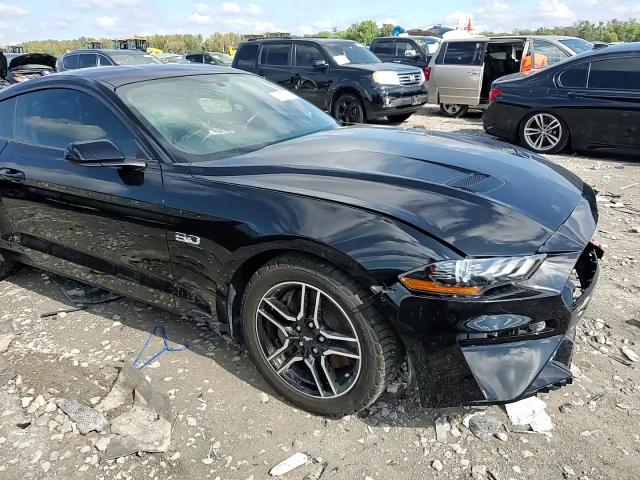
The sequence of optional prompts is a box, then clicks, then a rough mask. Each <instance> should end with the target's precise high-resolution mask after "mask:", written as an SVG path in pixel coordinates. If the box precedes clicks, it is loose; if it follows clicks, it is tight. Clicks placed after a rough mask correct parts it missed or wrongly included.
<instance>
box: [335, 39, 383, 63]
mask: <svg viewBox="0 0 640 480" xmlns="http://www.w3.org/2000/svg"><path fill="white" fill-rule="evenodd" d="M323 45H324V48H326V49H327V51H328V52H329V55H331V56H332V57H333V60H334V61H335V62H336V63H337V64H338V65H347V64H362V63H380V59H379V58H378V57H376V56H375V55H374V54H373V53H371V50H369V49H368V48H366V47H365V46H364V45H360V44H359V43H352V42H328V43H324V44H323Z"/></svg>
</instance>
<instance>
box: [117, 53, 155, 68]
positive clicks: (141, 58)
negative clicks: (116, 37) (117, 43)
mask: <svg viewBox="0 0 640 480" xmlns="http://www.w3.org/2000/svg"><path fill="white" fill-rule="evenodd" d="M109 56H110V57H111V58H112V59H113V61H114V62H115V63H116V65H142V64H145V63H162V62H161V61H160V60H158V59H157V58H156V57H154V56H153V55H150V54H146V53H131V52H128V53H127V52H118V53H109Z"/></svg>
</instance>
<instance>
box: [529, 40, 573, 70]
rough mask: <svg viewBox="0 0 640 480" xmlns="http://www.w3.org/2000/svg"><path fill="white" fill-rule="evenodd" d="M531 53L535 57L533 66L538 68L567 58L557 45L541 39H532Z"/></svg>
mask: <svg viewBox="0 0 640 480" xmlns="http://www.w3.org/2000/svg"><path fill="white" fill-rule="evenodd" d="M533 54H534V56H535V57H536V58H535V68H538V69H539V68H544V67H546V66H548V65H553V64H555V63H558V62H561V61H562V60H564V59H566V58H569V55H567V54H566V53H564V52H563V51H562V50H560V48H559V47H557V46H555V45H553V44H551V43H549V42H545V41H543V40H534V41H533Z"/></svg>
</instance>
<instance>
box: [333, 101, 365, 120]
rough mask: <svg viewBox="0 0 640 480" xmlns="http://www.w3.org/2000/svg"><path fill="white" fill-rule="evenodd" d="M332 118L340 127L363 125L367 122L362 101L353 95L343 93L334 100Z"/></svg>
mask: <svg viewBox="0 0 640 480" xmlns="http://www.w3.org/2000/svg"><path fill="white" fill-rule="evenodd" d="M333 117H334V118H335V119H336V120H337V121H338V122H340V124H341V125H352V124H354V123H364V122H365V121H366V120H367V116H366V113H365V111H364V104H363V103H362V100H361V99H360V97H359V96H358V95H356V94H353V93H344V94H342V95H340V96H339V97H338V98H337V99H336V101H335V102H334V104H333Z"/></svg>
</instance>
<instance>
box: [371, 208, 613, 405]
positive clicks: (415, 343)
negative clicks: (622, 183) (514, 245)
mask: <svg viewBox="0 0 640 480" xmlns="http://www.w3.org/2000/svg"><path fill="white" fill-rule="evenodd" d="M591 226H593V228H595V221H594V222H593V223H592V225H590V226H589V228H588V229H587V230H588V231H590V232H591V233H592V232H593V230H592V229H591ZM584 233H587V232H586V231H585V232H584ZM563 234H566V229H565V230H563ZM554 241H555V240H554ZM583 245H584V243H583ZM543 248H544V247H543ZM601 256H602V251H601V250H600V248H599V247H597V246H596V245H594V244H592V243H587V245H586V246H584V247H583V250H582V251H578V252H573V253H564V254H553V253H550V254H549V257H548V258H550V259H552V261H551V262H550V263H551V264H552V266H551V268H558V265H562V263H563V262H565V263H564V266H565V268H566V265H567V263H566V262H572V263H570V264H568V265H569V270H570V271H571V275H570V276H569V278H568V279H567V278H566V277H565V280H564V281H563V284H560V285H555V286H554V289H553V291H552V289H549V290H548V291H544V290H540V289H537V288H536V289H534V288H527V286H526V285H522V286H520V287H518V288H512V289H508V290H506V291H503V292H499V293H495V294H492V295H488V296H483V297H477V298H463V297H443V296H440V297H436V296H426V295H418V294H416V293H414V292H411V291H409V290H407V289H406V288H405V287H404V286H403V285H402V284H401V283H398V284H396V285H394V286H393V287H392V288H391V289H389V290H386V291H385V292H384V295H385V297H386V298H385V299H384V300H383V304H384V305H386V307H387V308H389V309H390V311H391V310H393V311H394V315H393V316H394V319H395V321H394V325H395V327H396V330H397V331H398V333H399V335H400V337H401V338H402V340H403V342H404V345H405V347H406V349H407V354H408V355H407V356H408V359H409V362H410V364H411V374H412V381H413V382H414V383H415V384H416V385H417V387H418V389H419V392H420V398H421V402H422V404H423V406H425V407H434V408H436V407H438V408H440V407H454V406H464V405H487V404H501V403H510V402H514V401H517V400H520V399H522V398H526V397H528V396H532V395H535V394H536V393H538V392H547V391H550V390H553V389H556V388H560V387H562V386H564V385H566V384H568V383H571V382H572V375H571V372H570V367H571V356H572V352H573V347H574V341H575V335H576V324H577V322H578V320H579V319H580V317H581V316H582V315H583V313H584V311H585V309H586V308H587V305H588V304H589V301H590V299H591V296H592V292H593V289H594V288H595V285H596V283H597V280H598V274H599V265H598V264H599V258H600V257H601ZM554 262H555V264H554ZM540 276H541V277H544V281H551V280H550V279H551V275H549V274H548V272H540ZM534 277H535V275H534ZM532 280H533V277H532ZM538 280H539V279H538ZM503 317H511V318H517V319H519V320H521V319H523V318H524V319H526V323H524V324H522V322H521V323H520V324H519V326H518V327H516V328H512V329H502V330H498V331H493V332H489V333H480V332H478V331H477V330H473V329H471V328H469V325H470V324H471V325H472V324H473V322H474V321H475V320H477V319H483V320H484V319H487V318H491V319H492V320H493V319H498V320H499V319H501V318H503Z"/></svg>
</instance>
